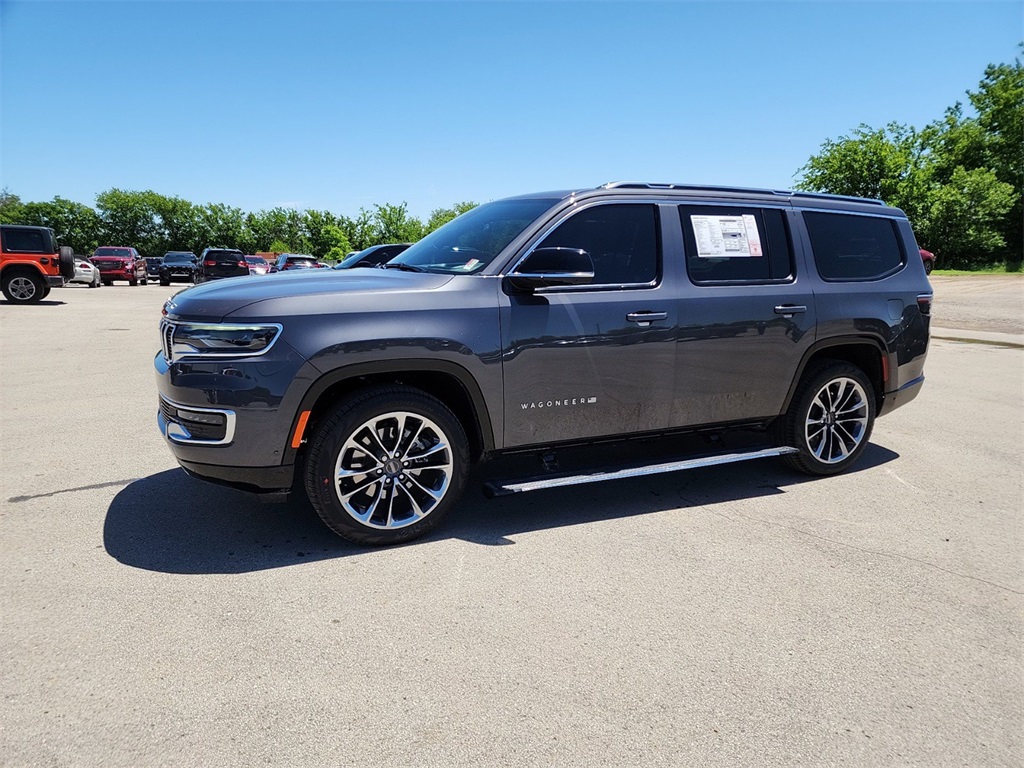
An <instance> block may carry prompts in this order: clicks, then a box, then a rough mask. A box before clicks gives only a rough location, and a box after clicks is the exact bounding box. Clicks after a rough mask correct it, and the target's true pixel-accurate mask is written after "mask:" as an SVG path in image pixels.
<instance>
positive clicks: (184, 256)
mask: <svg viewBox="0 0 1024 768" xmlns="http://www.w3.org/2000/svg"><path fill="white" fill-rule="evenodd" d="M198 264H199V259H197V258H196V255H195V254H194V253H192V251H168V252H167V253H165V254H164V257H163V259H161V262H160V271H159V273H158V274H159V277H160V285H170V284H171V283H172V282H174V281H175V280H183V281H185V282H187V283H194V282H195V281H196V270H197V269H198Z"/></svg>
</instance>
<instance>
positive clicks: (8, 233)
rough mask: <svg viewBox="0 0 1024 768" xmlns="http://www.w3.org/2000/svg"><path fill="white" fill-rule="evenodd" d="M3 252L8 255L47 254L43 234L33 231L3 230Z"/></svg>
mask: <svg viewBox="0 0 1024 768" xmlns="http://www.w3.org/2000/svg"><path fill="white" fill-rule="evenodd" d="M3 237H4V250H5V251H7V252H8V253H47V252H48V251H47V248H46V245H45V244H44V243H43V233H42V232H40V231H39V230H35V229H4V233H3Z"/></svg>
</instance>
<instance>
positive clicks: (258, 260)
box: [245, 256, 267, 267]
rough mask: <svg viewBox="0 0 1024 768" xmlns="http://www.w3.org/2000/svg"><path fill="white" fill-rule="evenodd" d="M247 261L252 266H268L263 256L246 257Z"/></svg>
mask: <svg viewBox="0 0 1024 768" xmlns="http://www.w3.org/2000/svg"><path fill="white" fill-rule="evenodd" d="M245 260H246V261H247V262H249V263H250V264H255V265H256V266H262V267H265V266H267V262H266V260H265V259H264V258H263V257H262V256H246V257H245Z"/></svg>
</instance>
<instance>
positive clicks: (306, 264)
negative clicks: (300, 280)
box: [270, 253, 320, 272]
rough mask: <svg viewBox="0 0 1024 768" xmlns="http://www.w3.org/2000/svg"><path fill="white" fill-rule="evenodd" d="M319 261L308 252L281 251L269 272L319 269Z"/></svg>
mask: <svg viewBox="0 0 1024 768" xmlns="http://www.w3.org/2000/svg"><path fill="white" fill-rule="evenodd" d="M319 268H320V263H319V262H318V261H317V260H316V257H315V256H310V255H309V254H308V253H282V254H281V255H280V256H278V257H277V263H276V264H274V266H272V267H271V268H270V271H271V272H285V271H287V270H292V269H319Z"/></svg>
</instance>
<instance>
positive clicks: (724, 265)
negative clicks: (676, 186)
mask: <svg viewBox="0 0 1024 768" xmlns="http://www.w3.org/2000/svg"><path fill="white" fill-rule="evenodd" d="M679 215H680V218H681V220H682V225H683V243H684V246H685V248H686V272H687V274H688V275H689V276H690V280H692V281H693V282H694V283H696V284H698V285H700V284H704V283H769V282H777V281H785V280H789V279H791V278H792V276H793V257H792V248H791V247H790V242H789V234H788V231H787V228H786V223H785V214H784V212H783V211H782V210H780V209H778V208H764V209H762V208H733V207H728V206H697V205H683V206H680V207H679Z"/></svg>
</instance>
